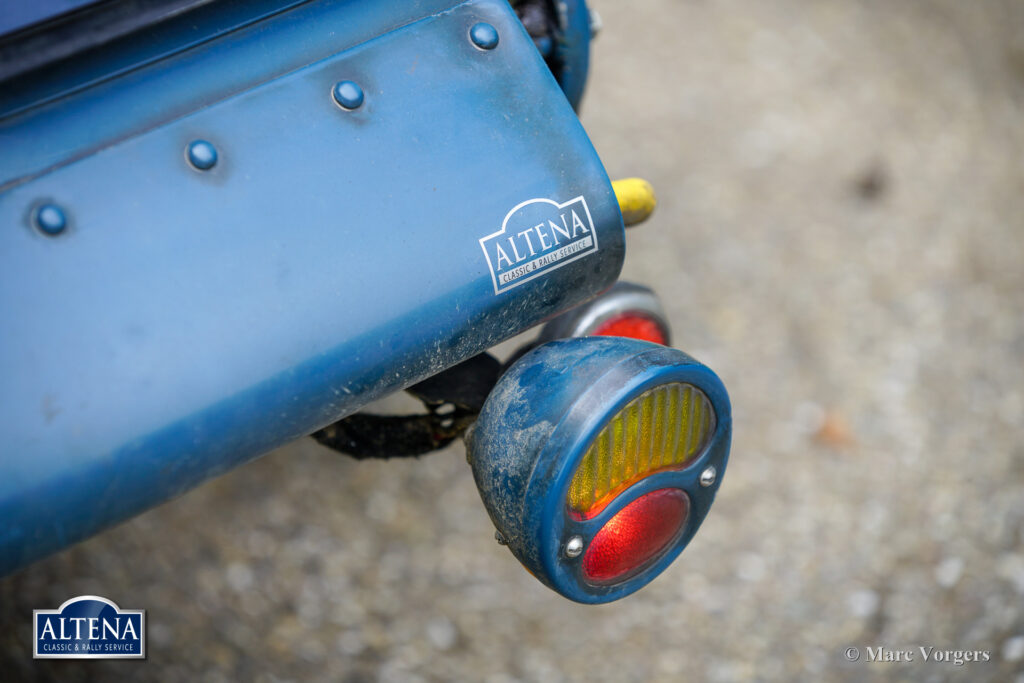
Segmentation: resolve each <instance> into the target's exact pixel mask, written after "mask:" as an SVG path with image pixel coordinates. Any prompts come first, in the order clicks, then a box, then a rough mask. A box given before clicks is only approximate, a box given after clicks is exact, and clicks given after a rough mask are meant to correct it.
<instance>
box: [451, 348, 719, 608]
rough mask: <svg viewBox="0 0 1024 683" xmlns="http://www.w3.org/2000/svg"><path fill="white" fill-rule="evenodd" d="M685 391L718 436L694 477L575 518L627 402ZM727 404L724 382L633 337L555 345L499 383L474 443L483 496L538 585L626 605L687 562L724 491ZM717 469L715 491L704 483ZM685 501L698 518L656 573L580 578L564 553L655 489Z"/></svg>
mask: <svg viewBox="0 0 1024 683" xmlns="http://www.w3.org/2000/svg"><path fill="white" fill-rule="evenodd" d="M668 382H686V383H689V384H692V385H694V386H696V387H697V388H699V389H700V390H701V391H703V392H704V394H705V395H706V396H707V397H708V399H709V400H710V401H711V406H712V408H713V410H714V413H715V418H716V424H715V431H714V433H713V435H712V437H711V440H710V442H709V445H708V447H707V448H706V450H705V451H704V453H703V454H702V455H700V456H698V457H697V458H695V459H694V461H693V462H692V463H690V464H689V465H688V466H687V467H686V468H684V469H682V470H678V471H666V472H659V473H656V474H653V475H651V476H648V477H646V478H645V479H642V480H640V481H639V482H637V483H636V484H634V485H633V486H631V487H630V488H628V489H626V490H625V491H623V492H622V493H620V494H619V495H618V497H616V498H615V500H614V501H613V502H612V503H611V504H609V505H608V507H606V508H605V509H604V510H603V511H602V512H601V513H600V514H599V515H597V516H596V517H594V518H593V519H589V520H586V521H577V520H574V519H572V518H571V517H570V516H569V515H568V513H567V508H566V494H567V492H568V488H569V483H570V481H571V480H572V476H573V474H574V473H575V470H576V465H577V464H578V463H579V461H580V459H582V457H583V456H584V455H585V454H586V451H587V448H588V447H589V445H590V442H591V441H592V440H593V438H594V436H595V435H597V434H598V433H599V432H600V431H601V429H602V428H603V427H604V426H605V425H606V424H607V423H608V421H609V420H611V419H612V418H613V417H614V416H615V415H616V413H618V412H619V411H620V410H621V409H622V408H623V407H624V406H625V405H626V404H627V403H629V401H631V400H632V399H633V398H635V397H636V396H638V395H639V394H642V393H643V392H645V391H647V390H648V389H651V388H653V387H655V386H658V385H660V384H664V383H668ZM731 434H732V417H731V412H730V405H729V396H728V394H727V393H726V390H725V387H724V386H723V384H722V382H721V380H719V379H718V377H717V375H715V373H713V372H712V371H711V370H710V369H708V368H707V367H705V366H703V365H701V364H700V363H698V362H697V361H695V360H694V359H692V358H690V357H689V356H687V355H686V354H684V353H683V352H682V351H678V350H676V349H672V348H667V347H664V346H659V345H657V344H652V343H649V342H643V341H637V340H633V339H620V338H611V337H582V338H575V339H568V340H564V341H554V342H549V343H547V344H544V345H542V346H539V347H538V348H536V349H534V350H533V351H531V352H530V353H528V354H526V355H525V356H523V357H522V358H521V359H520V360H519V361H517V362H516V364H515V365H514V366H513V367H512V368H511V369H510V370H509V371H508V372H507V373H506V374H505V375H504V376H503V377H502V378H501V380H500V381H499V382H498V385H497V387H495V389H494V391H493V392H492V393H491V395H490V396H489V397H488V399H487V403H486V404H485V405H484V408H483V410H482V412H481V414H480V418H479V419H478V420H477V423H476V425H475V426H474V427H473V430H472V432H471V434H470V436H469V439H468V441H467V447H468V449H469V459H470V464H471V465H472V467H473V475H474V477H475V478H476V482H477V486H478V488H479V489H480V495H481V498H482V499H483V501H484V505H485V507H486V508H487V511H488V513H489V514H490V516H491V519H492V521H493V522H494V524H495V526H496V527H497V529H498V531H499V532H501V534H502V536H504V538H505V539H506V541H507V542H508V547H509V549H511V550H512V552H513V553H514V554H515V556H516V557H517V558H518V559H519V561H520V562H522V563H523V565H524V566H526V568H527V569H529V570H530V572H531V573H533V574H534V575H535V576H536V577H537V578H538V579H540V580H541V581H542V582H544V583H545V584H546V585H547V586H549V587H550V588H552V589H553V590H555V591H557V592H559V593H560V594H562V595H564V596H565V597H568V598H570V599H572V600H576V601H577V602H584V603H602V602H610V601H612V600H617V599H619V598H622V597H624V596H626V595H629V594H630V593H632V592H634V591H636V590H638V589H639V588H641V587H643V586H644V585H646V584H647V583H649V582H650V581H651V580H653V579H654V577H656V576H657V575H658V574H660V573H661V572H662V571H663V570H664V569H665V568H666V567H667V566H668V565H669V564H671V563H672V561H673V560H675V558H676V557H677V556H678V555H679V553H680V552H682V550H683V548H684V547H685V546H686V544H687V543H689V541H690V539H691V538H692V537H693V535H694V534H695V533H696V532H697V529H698V527H699V526H700V524H701V522H702V521H703V520H704V518H705V516H706V515H707V513H708V510H709V509H710V507H711V503H712V502H713V501H714V497H715V492H716V491H717V490H718V487H719V486H720V485H721V482H722V478H723V475H724V474H725V467H726V463H727V461H728V458H729V445H730V439H731ZM708 465H714V466H715V468H716V469H717V471H718V478H717V480H716V481H715V483H714V484H712V485H711V486H709V487H703V486H701V485H700V483H699V477H700V473H701V472H702V471H703V470H704V469H705V468H706V467H707V466H708ZM669 487H675V488H680V489H683V490H684V491H686V493H687V495H688V496H689V498H690V513H689V517H688V519H687V522H686V527H685V529H684V530H683V532H682V535H681V536H680V537H679V538H678V539H677V540H676V541H675V543H674V545H673V546H672V547H671V548H670V549H669V550H668V551H667V552H666V553H665V554H664V555H662V556H661V557H660V558H659V559H658V560H657V561H655V562H654V563H653V564H652V565H651V567H650V568H648V569H646V570H645V571H643V572H642V573H640V574H639V575H637V576H634V577H632V578H629V579H627V580H626V581H624V582H622V583H619V584H616V585H612V586H594V585H590V584H588V583H587V582H586V581H584V580H583V579H582V575H581V573H580V558H576V559H574V560H573V559H567V558H565V557H564V556H563V554H562V552H561V549H562V547H563V546H564V543H565V540H566V539H567V538H569V537H571V536H572V535H576V534H578V535H581V536H582V537H583V539H584V544H585V545H589V543H590V541H591V540H592V539H593V537H594V535H595V534H596V533H597V532H598V531H599V530H600V529H601V527H603V526H604V524H605V523H606V522H607V521H608V520H609V519H611V518H612V517H613V516H614V515H615V514H616V513H617V512H618V511H619V510H621V509H622V508H623V507H625V506H626V505H627V504H629V503H630V502H632V501H633V500H636V499H637V498H639V497H640V496H642V495H644V494H645V493H648V492H650V491H653V490H657V489H661V488H669Z"/></svg>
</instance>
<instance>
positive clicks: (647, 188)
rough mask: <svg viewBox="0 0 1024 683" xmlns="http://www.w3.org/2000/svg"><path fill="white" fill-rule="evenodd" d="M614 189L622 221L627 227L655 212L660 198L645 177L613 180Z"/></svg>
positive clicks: (642, 220)
mask: <svg viewBox="0 0 1024 683" xmlns="http://www.w3.org/2000/svg"><path fill="white" fill-rule="evenodd" d="M612 190H614V191H615V198H616V199H617V200H618V201H619V210H620V211H621V212H622V222H623V223H625V224H626V227H627V228H628V227H630V226H632V225H637V224H639V223H643V222H644V221H645V220H647V219H648V218H649V217H650V215H651V214H652V213H653V212H654V207H656V206H657V205H658V198H657V197H656V196H655V195H654V188H653V187H651V184H650V183H649V182H647V181H646V180H644V179H643V178H623V179H622V180H613V181H612Z"/></svg>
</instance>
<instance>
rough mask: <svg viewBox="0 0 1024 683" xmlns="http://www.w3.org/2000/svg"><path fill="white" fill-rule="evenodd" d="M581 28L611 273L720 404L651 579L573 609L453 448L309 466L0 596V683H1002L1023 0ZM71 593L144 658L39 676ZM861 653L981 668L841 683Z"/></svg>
mask: <svg viewBox="0 0 1024 683" xmlns="http://www.w3.org/2000/svg"><path fill="white" fill-rule="evenodd" d="M594 4H595V5H596V8H597V9H598V10H599V11H600V13H601V16H602V18H603V23H604V30H603V31H602V33H601V35H600V37H599V39H598V40H597V42H596V43H595V45H594V47H593V53H592V59H593V64H592V72H591V77H590V81H589V89H588V94H587V96H586V99H585V101H584V106H583V112H582V118H583V122H584V125H585V126H586V128H587V130H588V131H589V133H590V135H591V138H592V140H593V141H594V144H595V146H596V147H597V149H598V152H599V153H600V154H601V155H602V157H603V159H604V162H605V164H606V167H607V168H608V171H609V174H610V175H611V176H612V177H613V178H614V177H625V176H631V175H639V176H643V177H645V178H648V179H649V180H650V181H651V182H652V183H653V185H654V186H655V188H656V189H657V190H658V192H659V197H660V205H659V208H658V210H657V212H656V213H655V215H654V218H653V219H652V220H651V221H649V222H648V223H647V224H645V225H643V226H642V227H639V228H637V229H635V230H631V231H630V233H629V235H628V242H629V252H628V255H627V261H626V266H625V270H624V273H623V277H624V278H625V279H628V280H633V281H637V282H641V283H644V284H647V285H650V286H653V287H654V288H655V289H657V290H658V291H659V292H660V293H661V295H662V297H663V299H664V303H665V306H666V309H667V311H668V313H669V317H670V319H671V322H672V325H673V327H674V331H675V345H676V346H678V347H680V348H682V349H684V350H686V351H688V352H690V353H691V354H692V355H694V356H696V357H697V358H699V359H700V360H702V361H703V362H705V363H706V364H708V365H710V366H711V367H712V368H713V369H714V370H715V371H717V372H718V373H719V375H720V376H721V377H722V379H723V380H724V381H725V383H726V386H727V387H728V388H729V391H730V393H731V396H732V402H733V409H734V425H735V427H734V428H735V433H734V440H733V451H732V458H731V461H730V466H729V471H728V473H727V475H726V477H725V480H724V484H723V487H722V489H721V492H720V493H719V497H718V500H717V503H716V505H715V507H714V508H713V510H712V512H711V514H710V516H709V517H708V519H707V521H706V522H705V524H704V526H703V527H702V529H701V531H700V533H699V534H698V535H697V536H696V538H695V539H694V541H693V542H692V543H691V544H690V546H689V547H688V549H687V550H686V551H685V552H684V553H683V555H682V556H681V557H680V559H679V560H678V561H677V562H676V563H675V564H674V565H673V566H672V567H670V568H669V570H668V571H666V572H665V573H664V574H663V575H662V576H661V577H659V578H658V579H657V580H655V581H654V583H652V584H651V585H650V586H649V587H647V588H645V589H644V590H642V591H641V592H639V593H637V594H636V595H634V596H632V597H629V598H627V599H625V600H624V601H621V602H618V603H613V604H611V605H606V606H601V607H584V606H580V605H576V604H573V603H570V602H568V601H566V600H563V599H561V598H558V597H557V596H556V595H555V594H554V593H552V592H550V591H549V590H548V589H547V588H545V587H543V586H542V585H541V584H540V583H538V582H537V581H535V580H534V579H533V578H531V577H530V576H529V575H528V574H527V573H526V572H525V571H524V570H523V569H522V568H521V567H520V566H519V564H518V563H517V562H516V561H515V559H514V558H513V557H512V556H511V554H510V553H509V552H508V551H507V550H506V549H505V548H502V547H500V546H498V545H497V544H496V543H495V542H494V540H493V537H492V534H493V527H492V526H491V524H490V521H489V520H488V518H487V515H486V513H485V511H484V509H483V506H482V505H481V503H480V500H479V497H478V495H477V492H476V488H475V485H474V483H473V480H472V477H471V475H470V470H469V468H468V467H467V466H466V463H465V459H464V455H465V454H464V451H463V449H462V447H461V445H460V446H458V447H452V448H449V449H447V450H445V451H443V452H441V453H439V454H436V455H433V456H427V457H424V458H422V459H419V460H411V461H394V462H356V461H353V460H350V459H347V458H345V457H343V456H340V455H337V454H334V453H332V452H330V451H327V450H325V449H323V448H321V447H319V446H318V445H316V444H315V443H313V442H312V441H311V440H308V439H307V440H302V441H300V442H297V443H295V444H293V445H291V446H289V447H287V448H283V449H281V450H279V451H276V452H274V453H272V454H270V455H268V456H267V457H265V458H263V459H261V460H259V461H257V462H254V463H252V464H250V465H248V466H245V467H243V468H241V469H239V470H237V471H235V472H232V473H230V474H228V475H226V476H223V477H221V478H219V479H217V480H214V481H212V482H209V483H207V484H206V485H204V486H203V487H201V488H199V489H198V490H195V491H193V492H191V493H189V494H187V495H185V496H183V497H181V498H180V499H178V500H176V501H174V502H172V503H170V504H167V505H164V506H162V507H160V508H158V509H156V510H153V511H151V512H149V513H148V514H145V515H143V516H141V517H139V518H137V519H135V520H133V521H131V522H128V523H126V524H123V525H121V526H119V527H117V528H115V529H113V530H112V531H109V532H107V533H105V534H102V535H100V536H98V537H96V538H94V539H92V540H90V541H88V542H86V543H83V544H80V545H78V546H76V547H74V548H72V549H71V550H69V551H66V552H64V553H61V554H59V555H57V556H54V557H52V558H50V559H47V560H45V561H43V562H40V563H38V564H36V565H34V566H32V567H30V568H28V569H25V570H23V571H22V572H20V573H18V574H16V575H14V576H13V577H9V578H6V579H4V580H2V581H0V678H2V679H3V680H5V681H12V680H20V679H30V678H36V677H39V678H42V679H54V680H56V679H60V680H66V681H75V680H90V679H108V678H110V679H114V678H117V679H121V678H124V677H128V676H130V677H131V678H138V679H141V680H161V681H192V680H207V681H222V680H223V681H233V680H255V681H282V680H306V679H319V680H342V681H364V680H365V681H374V680H380V681H449V680H482V681H489V682H493V683H505V682H511V681H570V680H586V681H641V680H643V681H647V680H652V681H679V680H698V681H747V680H766V681H774V680H839V681H860V680H889V679H901V680H915V681H916V680H921V681H931V680H935V681H940V680H941V681H944V680H961V681H1016V682H1017V683H1021V682H1024V440H1022V438H1021V437H1022V425H1024V116H1022V115H1024V3H1020V2H1016V1H1014V0H988V1H987V2H963V1H962V0H930V1H924V0H905V1H903V2H882V1H881V0H827V1H826V0H817V1H814V2H808V1H805V0H758V1H756V2H754V1H752V0H746V1H740V0H721V1H716V2H711V1H710V0H645V1H643V2H640V1H636V2H612V1H611V0H605V1H604V2H599V1H597V0H595V2H594ZM510 348H511V347H510V346H508V345H506V347H505V349H504V350H505V351H506V352H507V351H509V350H510ZM79 594H99V595H103V596H106V597H108V598H111V599H113V600H114V601H115V602H117V603H119V604H120V605H121V606H122V607H127V608H145V609H146V610H147V615H148V624H149V646H148V660H147V661H146V662H117V661H95V662H91V661H85V662H83V661H56V662H42V661H36V662H33V661H32V659H31V650H30V631H31V626H30V624H31V612H32V610H33V609H36V608H47V607H49V608H52V607H57V606H59V605H60V604H61V603H62V602H63V601H64V600H66V599H68V598H69V597H72V596H75V595H79ZM879 645H884V646H886V647H890V648H916V647H917V646H926V647H935V648H936V649H938V650H946V649H950V650H988V651H989V652H990V653H991V655H990V656H991V661H990V662H988V663H969V664H966V665H964V666H956V665H954V664H952V663H941V664H939V663H927V664H925V663H921V662H920V661H918V662H915V663H913V664H883V663H873V664H872V663H866V662H864V661H860V662H857V663H849V662H846V661H845V658H844V655H843V653H844V651H845V649H846V648H847V647H850V646H856V647H860V648H861V649H862V650H863V648H865V647H866V646H872V647H875V646H879Z"/></svg>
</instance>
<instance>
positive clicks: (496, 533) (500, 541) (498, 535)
mask: <svg viewBox="0 0 1024 683" xmlns="http://www.w3.org/2000/svg"><path fill="white" fill-rule="evenodd" d="M494 540H495V541H497V542H498V545H508V541H507V540H505V535H504V534H502V533H501V532H500V531H498V530H497V529H495V530H494Z"/></svg>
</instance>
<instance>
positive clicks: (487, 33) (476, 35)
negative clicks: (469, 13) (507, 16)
mask: <svg viewBox="0 0 1024 683" xmlns="http://www.w3.org/2000/svg"><path fill="white" fill-rule="evenodd" d="M469 39H470V40H472V41H473V44H474V45H476V46H477V47H478V48H480V49H481V50H493V49H494V48H496V47H498V29H496V28H494V27H493V26H491V25H490V24H488V23H486V22H483V21H481V22H480V23H479V24H473V28H471V29H469Z"/></svg>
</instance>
